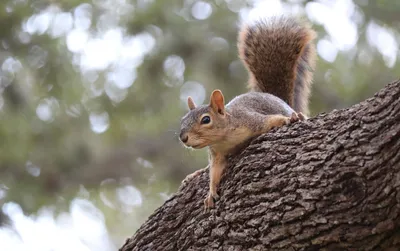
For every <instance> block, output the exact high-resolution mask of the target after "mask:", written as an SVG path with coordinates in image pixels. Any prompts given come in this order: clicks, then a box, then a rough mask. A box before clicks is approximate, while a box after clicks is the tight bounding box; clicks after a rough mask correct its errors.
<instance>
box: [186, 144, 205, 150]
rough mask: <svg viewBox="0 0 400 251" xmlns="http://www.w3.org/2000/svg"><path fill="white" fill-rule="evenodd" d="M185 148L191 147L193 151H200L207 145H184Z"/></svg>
mask: <svg viewBox="0 0 400 251" xmlns="http://www.w3.org/2000/svg"><path fill="white" fill-rule="evenodd" d="M186 146H188V147H191V148H193V149H200V148H203V147H206V146H207V145H206V144H204V143H203V144H196V145H186Z"/></svg>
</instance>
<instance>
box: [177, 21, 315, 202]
mask: <svg viewBox="0 0 400 251" xmlns="http://www.w3.org/2000/svg"><path fill="white" fill-rule="evenodd" d="M314 36H315V34H314V32H313V31H312V30H311V29H310V28H308V27H307V26H302V25H300V24H298V23H297V22H295V20H294V19H288V18H276V19H272V20H270V21H268V22H267V21H263V22H259V23H258V24H256V25H255V26H251V27H245V28H243V29H242V31H241V32H240V36H239V54H240V57H241V59H242V60H243V62H244V63H245V65H246V67H247V69H248V70H249V72H250V79H249V86H250V88H251V89H252V90H254V91H257V92H249V93H246V94H242V95H239V96H237V97H235V98H234V99H233V100H231V102H229V103H228V104H227V105H226V106H225V104H224V96H223V94H222V92H221V91H220V90H215V91H213V93H212V94H211V96H210V103H209V104H208V105H202V106H196V104H195V103H194V102H193V100H192V98H190V97H189V98H188V107H189V110H190V111H189V112H188V113H187V114H186V115H185V116H184V117H183V118H182V121H181V134H180V138H181V140H182V142H184V144H185V145H186V146H188V147H192V148H196V149H199V148H203V147H206V146H208V147H209V155H210V165H209V167H210V190H209V194H208V196H207V197H206V199H205V200H204V205H205V208H206V209H208V208H210V207H213V206H214V199H218V198H219V196H218V193H217V187H218V184H219V182H220V180H221V176H222V173H223V171H224V169H225V166H226V157H227V156H228V155H229V154H232V153H234V152H235V151H237V149H238V148H239V147H242V146H243V145H244V144H245V143H246V142H248V141H249V140H250V139H251V138H254V137H256V136H258V135H260V134H263V133H267V132H268V131H270V130H271V129H272V128H274V127H280V126H283V125H287V124H289V123H291V122H296V121H298V120H304V119H306V116H304V115H303V114H302V113H301V112H307V104H308V96H309V92H310V86H311V78H312V71H311V70H312V69H313V68H314V64H315V63H314V61H315V59H314V58H315V55H314V54H315V52H314V47H313V45H312V44H311V40H312V39H313V38H314ZM288 104H289V105H288ZM292 107H293V108H294V110H293V108H292ZM295 111H298V112H299V114H297V113H296V112H295ZM206 116H208V117H209V118H210V121H209V123H202V119H203V118H204V117H206ZM198 174H199V172H198V171H197V172H195V173H193V174H191V175H188V176H187V178H186V179H185V180H184V182H185V181H188V180H189V179H191V178H193V177H195V176H196V175H198Z"/></svg>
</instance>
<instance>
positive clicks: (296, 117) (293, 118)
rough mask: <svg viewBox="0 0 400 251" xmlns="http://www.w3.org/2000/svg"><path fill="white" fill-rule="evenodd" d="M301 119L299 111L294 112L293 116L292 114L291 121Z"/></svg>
mask: <svg viewBox="0 0 400 251" xmlns="http://www.w3.org/2000/svg"><path fill="white" fill-rule="evenodd" d="M299 120H300V118H299V115H298V114H297V112H293V113H292V116H290V123H294V122H297V121H299Z"/></svg>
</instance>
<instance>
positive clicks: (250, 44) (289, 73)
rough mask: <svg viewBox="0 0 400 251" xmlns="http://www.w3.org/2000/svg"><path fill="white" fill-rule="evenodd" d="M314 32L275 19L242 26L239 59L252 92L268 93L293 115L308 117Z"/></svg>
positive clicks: (289, 20)
mask: <svg viewBox="0 0 400 251" xmlns="http://www.w3.org/2000/svg"><path fill="white" fill-rule="evenodd" d="M315 37H316V34H315V32H314V31H313V30H312V29H311V28H310V27H309V25H308V24H306V23H300V22H299V21H298V20H296V19H294V18H287V17H275V18H271V19H268V20H262V21H259V22H257V23H256V24H254V25H250V26H248V25H245V26H243V28H242V29H241V31H240V33H239V37H238V49H239V56H240V58H241V59H242V61H243V62H244V64H245V66H246V68H247V70H248V71H249V75H250V76H249V82H248V84H249V87H250V89H251V90H253V91H259V92H267V93H271V94H273V95H275V96H277V97H279V98H281V99H282V100H284V101H285V102H286V103H288V104H289V105H290V106H291V107H292V108H293V109H294V110H295V111H296V112H302V113H304V114H308V108H307V105H308V97H309V95H310V88H311V82H312V78H313V71H314V68H315V59H316V53H315V47H314V45H313V44H312V40H313V39H314V38H315Z"/></svg>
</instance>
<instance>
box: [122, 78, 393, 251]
mask: <svg viewBox="0 0 400 251" xmlns="http://www.w3.org/2000/svg"><path fill="white" fill-rule="evenodd" d="M230 162H231V164H230V167H229V168H228V169H227V171H226V173H225V175H224V177H223V179H222V181H221V185H220V187H219V194H220V195H221V198H220V200H219V201H218V202H217V203H216V208H215V209H213V210H211V211H210V212H207V213H206V212H204V211H203V199H204V197H205V196H206V192H207V189H208V184H207V183H208V174H207V173H206V172H203V173H202V174H201V175H200V176H198V177H197V178H195V179H193V180H192V181H190V182H189V184H188V185H185V186H184V187H181V188H180V190H179V191H178V192H177V193H176V194H175V195H173V196H172V198H170V199H169V200H168V201H166V202H165V204H164V205H163V206H161V207H160V208H159V209H157V210H156V211H155V212H154V213H153V214H152V215H151V216H150V217H149V219H148V220H147V221H146V222H145V223H144V224H143V225H142V227H141V228H140V229H139V230H138V231H137V232H136V234H135V235H134V236H133V237H132V238H130V239H128V240H127V241H126V243H125V244H124V246H123V247H122V248H121V249H120V250H123V251H128V250H129V251H130V250H163V251H166V250H399V249H397V248H398V247H400V82H394V83H391V84H389V85H388V86H386V88H384V89H383V90H381V91H380V92H379V93H377V94H376V95H375V96H374V97H373V98H371V99H368V100H366V101H364V102H362V103H360V104H357V105H355V106H353V107H351V108H348V109H344V110H340V111H333V112H331V113H329V114H321V115H319V116H317V117H316V118H312V119H310V120H308V121H306V122H298V123H295V124H293V125H291V126H289V127H284V128H280V129H278V130H276V131H275V132H273V133H269V134H265V135H262V136H261V137H259V138H257V139H255V140H254V141H253V142H252V143H251V144H250V145H249V146H248V147H247V148H246V149H245V150H244V151H243V152H241V153H240V154H239V155H237V156H233V157H232V158H231V159H230Z"/></svg>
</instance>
